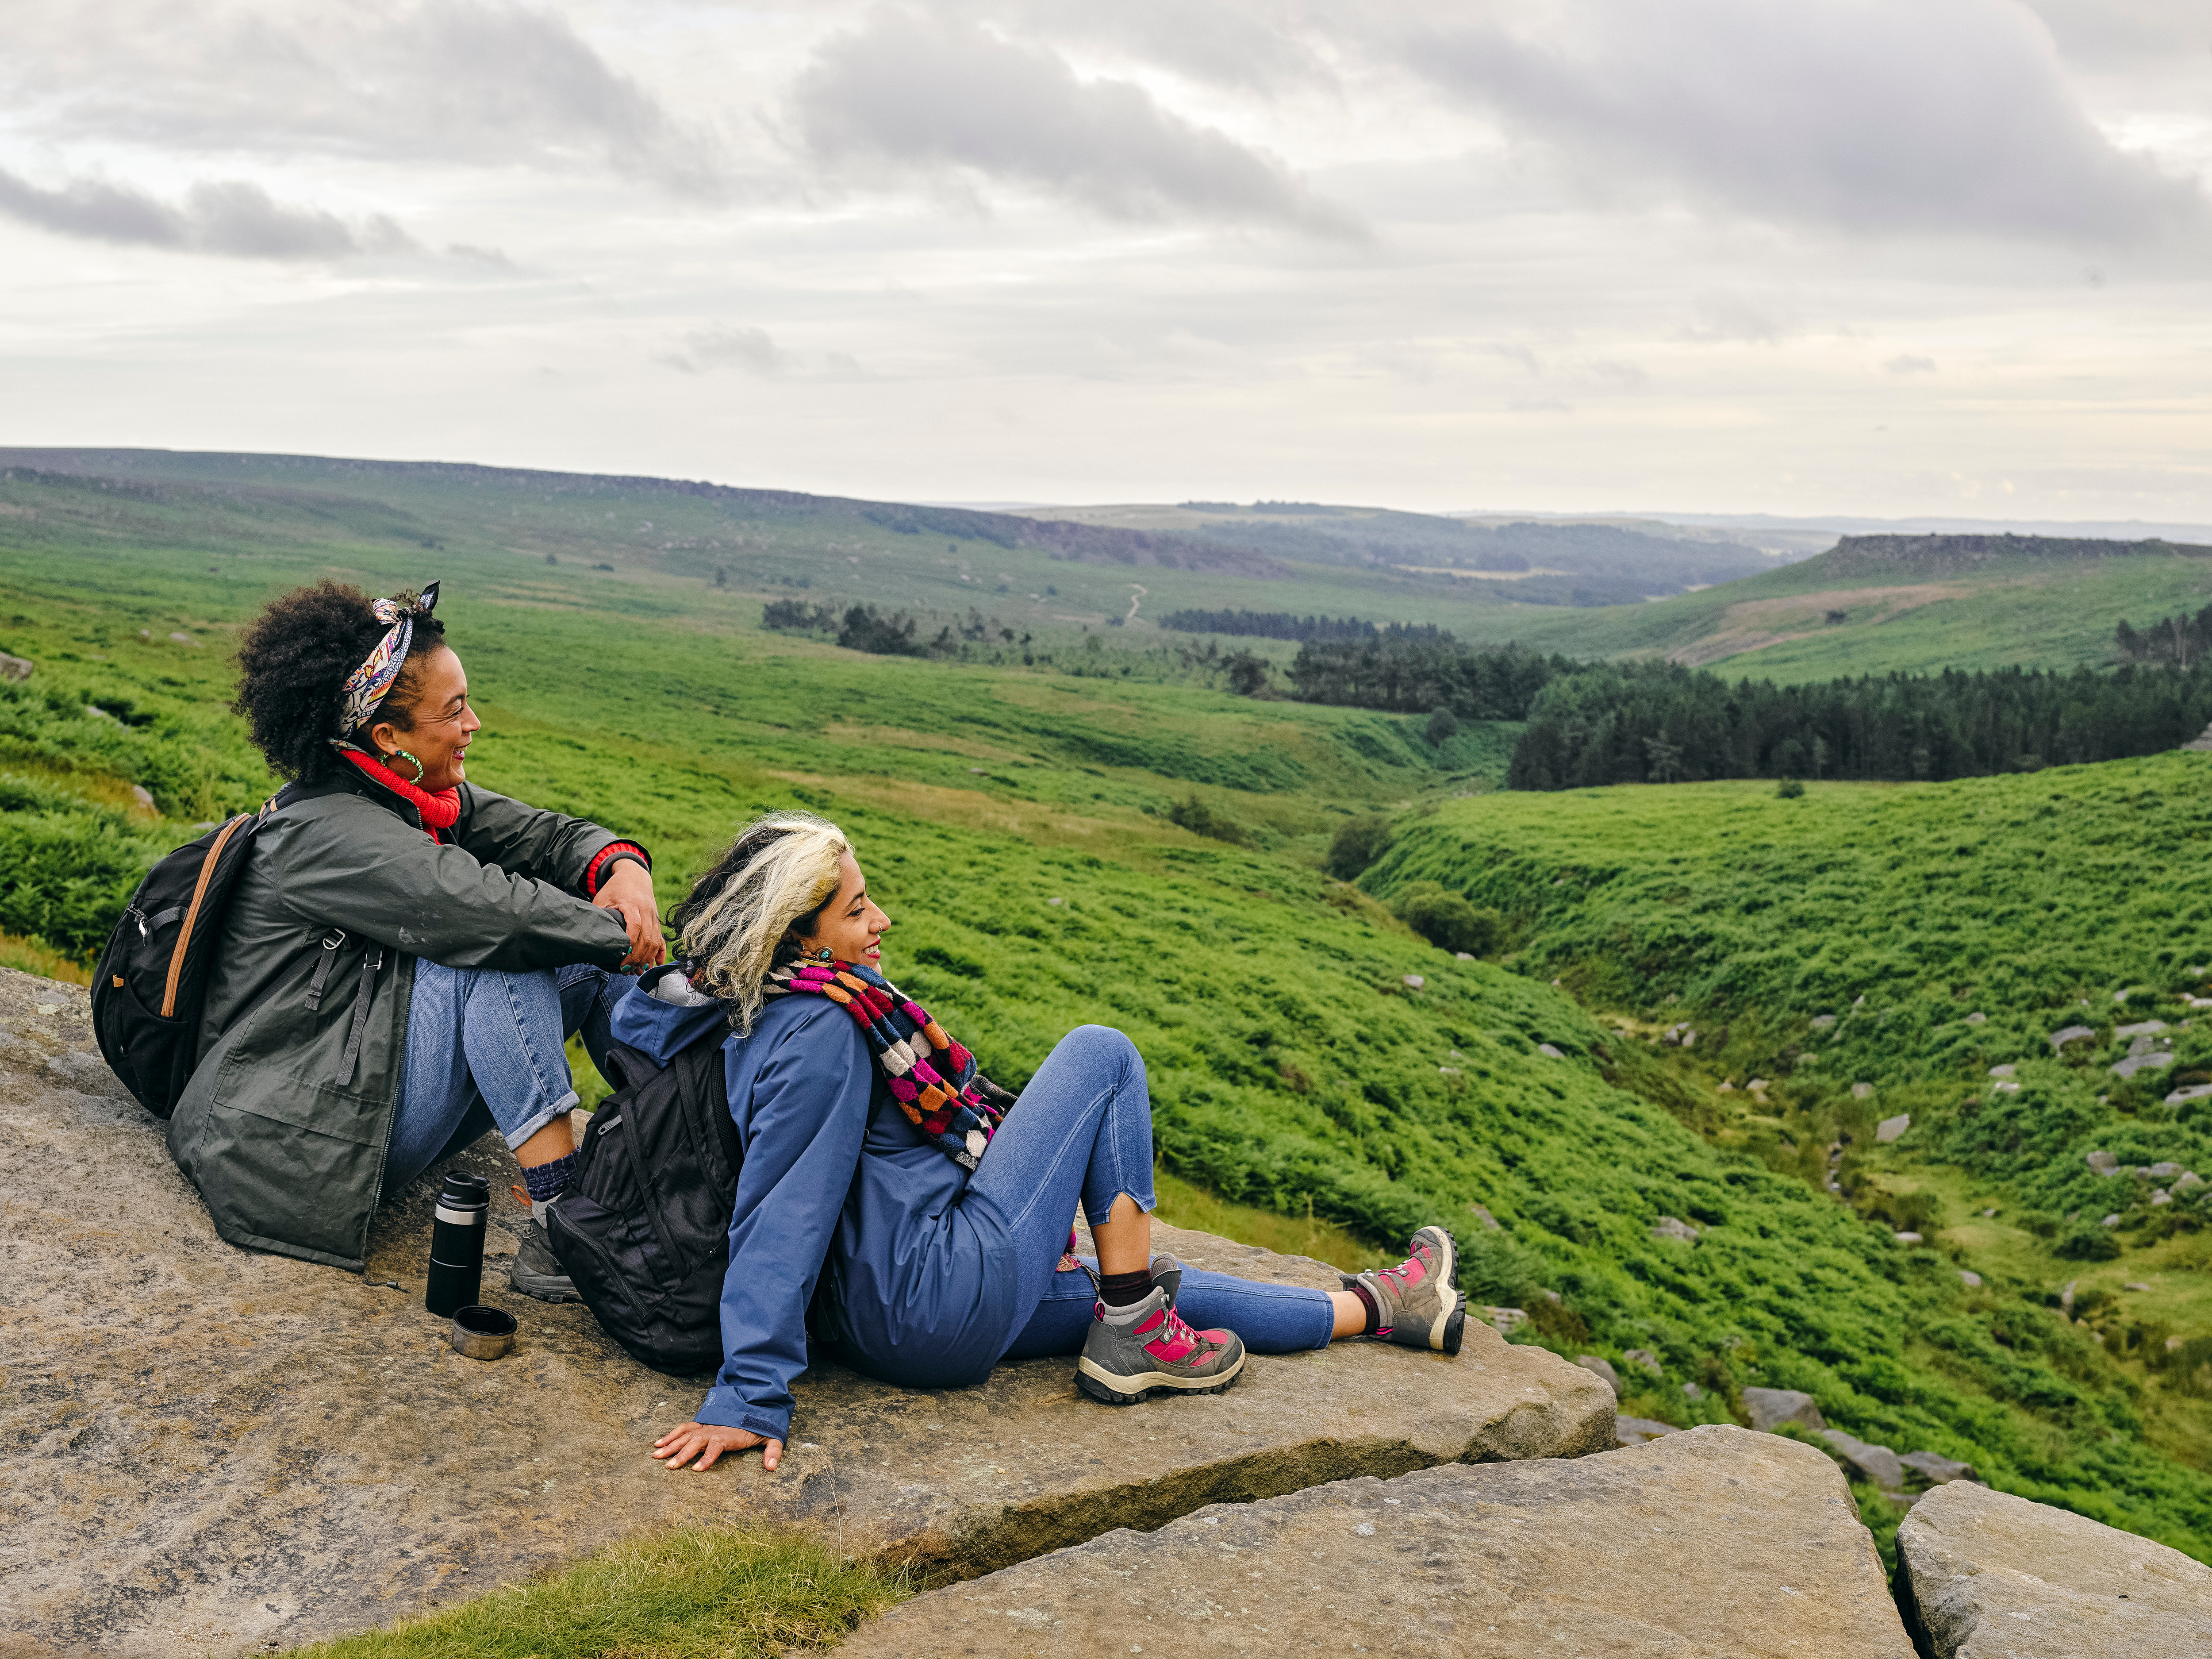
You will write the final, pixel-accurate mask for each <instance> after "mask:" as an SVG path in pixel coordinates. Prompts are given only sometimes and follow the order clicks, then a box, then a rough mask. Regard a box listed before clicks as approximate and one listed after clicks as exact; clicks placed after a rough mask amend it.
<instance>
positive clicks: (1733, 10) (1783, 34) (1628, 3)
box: [1401, 0, 2208, 244]
mask: <svg viewBox="0 0 2212 1659" xmlns="http://www.w3.org/2000/svg"><path fill="white" fill-rule="evenodd" d="M1401 49H1402V51H1403V53H1404V58H1405V61H1406V62H1407V64H1408V65H1409V66H1411V67H1413V69H1415V70H1418V71H1419V72H1420V73H1422V74H1424V75H1425V76H1429V77H1430V78H1431V79H1432V80H1434V81H1435V82H1437V84H1438V85H1440V86H1442V87H1443V88H1448V89H1449V90H1450V91H1451V92H1453V93H1455V94H1456V95H1462V96H1464V97H1465V98H1467V99H1468V100H1469V101H1472V102H1474V104H1476V105H1478V106H1480V107H1483V108H1485V109H1487V110H1489V111H1492V112H1494V113H1496V114H1498V116H1500V117H1502V118H1503V119H1505V120H1506V121H1507V122H1508V123H1509V124H1510V126H1511V127H1512V128H1513V129H1515V130H1516V131H1519V132H1522V133H1525V134H1528V135H1531V136H1533V137H1537V138H1539V139H1541V140H1542V141H1544V142H1546V143H1548V144H1550V145H1552V146H1553V147H1555V148H1556V149H1559V151H1561V152H1563V153H1565V155H1567V156H1570V157H1571V158H1573V159H1574V160H1575V161H1576V162H1577V163H1578V164H1579V165H1580V166H1581V167H1582V168H1583V169H1584V171H1585V174H1586V176H1589V177H1592V178H1595V179H1599V180H1602V181H1603V182H1604V183H1605V184H1606V185H1607V186H1609V187H1610V188H1611V189H1612V190H1613V192H1614V194H1615V198H1616V199H1622V198H1627V199H1633V198H1635V197H1636V196H1637V195H1638V194H1639V193H1640V192H1641V191H1642V190H1643V189H1644V187H1645V186H1648V185H1650V183H1654V182H1656V183H1658V184H1660V185H1662V186H1664V187H1668V188H1670V189H1672V190H1674V191H1676V192H1680V193H1681V194H1682V195H1684V196H1686V197H1687V198H1690V199H1692V200H1694V201H1698V202H1701V203H1705V204H1714V205H1717V206H1720V207H1723V208H1728V209H1733V210H1738V211H1742V212H1748V213H1750V214H1753V215H1755V216H1758V217H1761V218H1765V219H1768V220H1772V221H1779V222H1784V223H1814V224H1819V225H1823V226H1828V227H1833V228H1837V229H1843V230H1845V231H1848V232H1855V233H1865V232H1875V233H1910V234H1916V235H1926V234H1929V233H1933V234H1937V235H1950V234H1956V233H1965V234H1969V235H1998V236H2005V237H2025V238H2029V239H2033V240H2039V241H2060V242H2066V243H2080V242H2095V243H2118V244H2126V243H2133V242H2141V241H2149V240H2152V239H2154V238H2157V237H2159V236H2161V235H2165V234H2166V233H2168V232H2171V231H2173V230H2176V229H2191V230H2201V229H2203V228H2204V226H2205V225H2206V223H2207V217H2208V216H2207V212H2206V204H2205V200H2204V198H2203V195H2202V194H2201V193H2200V192H2198V191H2197V188H2196V187H2195V186H2194V185H2193V184H2191V183H2187V182H2184V181H2181V180H2175V179H2172V178H2169V177H2166V176H2165V175H2164V174H2160V173H2159V172H2158V171H2157V170H2155V169H2154V168H2152V167H2151V166H2149V165H2148V163H2146V162H2143V161H2142V160H2140V159H2138V158H2136V157H2133V156H2128V155H2125V154H2123V153H2122V152H2121V151H2119V150H2118V149H2115V148H2114V147H2113V146H2112V143H2110V142H2109V141H2107V139H2106V137H2105V136H2104V135H2103V133H2102V132H2101V131H2100V130H2099V129H2098V128H2097V126H2096V125H2094V124H2093V122H2092V121H2091V120H2090V119H2089V118H2088V116H2087V114H2086V113H2084V111H2083V109H2082V108H2081V104H2080V102H2079V101H2078V99H2077V97H2076V96H2075V93H2074V91H2073V89H2072V88H2071V87H2070V86H2069V82H2068V80H2067V77H2066V74H2065V72H2064V69H2063V64H2062V62H2061V60H2060V58H2059V57H2058V54H2057V51H2056V50H2055V48H2054V47H2053V46H2052V44H2051V38H2050V36H2049V35H2048V34H2046V33H2045V30H2044V29H2043V28H2042V27H2040V26H2039V24H2038V23H2037V22H2036V21H2035V20H2034V18H2033V15H2031V14H2030V13H2028V12H2027V11H2026V10H2025V9H2023V8H2022V7H2021V6H2020V5H2019V4H2017V3H2014V0H1799V3H1796V4H1790V5H1782V4H1777V3H1773V0H1669V3H1667V4H1664V5H1654V4H1651V3H1650V0H1548V3H1545V0H1516V3H1514V4H1512V5H1510V6H1508V5H1505V4H1503V3H1492V4H1490V5H1488V6H1486V7H1484V8H1483V9H1482V11H1481V15H1477V16H1474V17H1473V18H1467V17H1464V16H1463V15H1460V14H1459V12H1458V9H1457V8H1454V9H1452V11H1451V12H1449V13H1447V14H1443V15H1439V16H1438V18H1437V21H1434V22H1433V23H1431V24H1430V25H1427V26H1425V27H1420V28H1419V29H1416V30H1413V31H1410V32H1408V33H1407V34H1405V35H1404V36H1403V37H1402V40H1401Z"/></svg>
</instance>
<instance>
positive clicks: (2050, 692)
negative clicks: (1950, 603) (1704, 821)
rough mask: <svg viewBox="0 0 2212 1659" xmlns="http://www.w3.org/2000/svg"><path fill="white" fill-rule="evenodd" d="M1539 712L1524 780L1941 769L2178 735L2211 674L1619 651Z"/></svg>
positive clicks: (2142, 750) (1977, 772)
mask: <svg viewBox="0 0 2212 1659" xmlns="http://www.w3.org/2000/svg"><path fill="white" fill-rule="evenodd" d="M2208 721H2212V670H2207V669H2192V670H2191V671H2190V672H2188V673H2186V674H2175V673H2169V672H2165V671H2145V670H2139V669H2136V668H2119V669H2118V670H2116V671H2114V672H2112V673H2108V674H2098V673H2093V672H2092V671H2090V670H2089V669H2087V668H2082V669H2077V670H2075V672H2073V673H2071V674H2056V673H2053V674H2045V673H2042V672H2040V671H2038V670H2034V669H2024V668H2001V669H1998V670H1996V672H1994V673H1990V674H1966V673H1961V672H1958V671H1955V670H1947V671H1946V672H1945V673H1942V674H1931V675H1907V674H1890V675H1887V676H1882V677H1876V676H1869V677H1868V678H1865V679H1863V680H1830V681H1827V682H1825V683H1821V684H1815V685H1808V686H1775V685H1770V684H1765V683H1753V681H1751V680H1739V681H1736V682H1734V683H1730V682H1729V681H1728V680H1723V679H1722V678H1720V676H1718V675H1717V674H1709V673H1705V672H1704V671H1701V670H1692V669H1689V668H1682V667H1680V666H1679V665H1676V664H1674V663H1667V662H1636V663H1605V664H1595V665H1591V666H1589V667H1586V668H1581V669H1578V670H1577V671H1576V672H1574V673H1572V674H1559V675H1557V676H1555V677H1554V678H1553V680H1551V681H1550V682H1549V683H1548V684H1547V685H1546V686H1544V687H1543V688H1542V690H1541V691H1540V692H1537V693H1536V694H1535V696H1534V698H1533V699H1532V701H1531V703H1530V705H1529V708H1528V728H1527V729H1526V730H1524V731H1523V732H1522V735H1521V740H1520V741H1519V743H1518V744H1517V745H1516V747H1515V749H1514V752H1513V760H1512V764H1511V766H1510V769H1509V770H1508V772H1507V775H1506V787H1508V788H1509V789H1516V790H1562V789H1577V788H1582V787H1584V786H1588V785H1593V784H1668V783H1677V782H1698V781H1700V780H1703V779H1706V778H1776V777H1782V778H1789V777H1810V778H1848V779H1857V780H1889V781H1901V780H1905V779H1913V778H1927V779H1938V780H1940V779H1943V778H1974V777H1981V776H1984V775H1986V774H1989V773H1991V772H2032V771H2033V770H2035V769H2036V768H2038V767H2040V766H2045V765H2076V764H2079V763H2081V762H2085V761H2093V760H2115V759H2122V758H2124V757H2126V756H2130V755H2140V754H2155V753H2160V751H2162V750H2166V749H2171V748H2175V747H2179V745H2181V744H2182V743H2185V742H2186V741H2188V740H2189V739H2191V738H2192V737H2194V736H2196V735H2197V734H2198V733H2199V732H2201V731H2203V729H2204V728H2205V725H2206V723H2207V722H2208Z"/></svg>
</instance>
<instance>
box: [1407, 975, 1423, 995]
mask: <svg viewBox="0 0 2212 1659" xmlns="http://www.w3.org/2000/svg"><path fill="white" fill-rule="evenodd" d="M1426 984H1428V981H1427V980H1426V979H1423V978H1422V977H1421V976H1420V975H1419V974H1418V973H1408V974H1407V976H1406V988H1407V990H1408V991H1419V989H1420V988H1421V987H1422V986H1423V985H1426Z"/></svg>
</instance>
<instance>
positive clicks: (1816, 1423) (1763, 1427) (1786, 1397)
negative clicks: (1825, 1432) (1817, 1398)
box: [1743, 1388, 1828, 1434]
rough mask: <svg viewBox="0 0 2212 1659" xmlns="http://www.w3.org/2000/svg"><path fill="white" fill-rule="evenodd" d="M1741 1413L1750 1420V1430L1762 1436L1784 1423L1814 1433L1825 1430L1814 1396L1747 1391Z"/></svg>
mask: <svg viewBox="0 0 2212 1659" xmlns="http://www.w3.org/2000/svg"><path fill="white" fill-rule="evenodd" d="M1743 1409H1744V1411H1745V1412H1746V1413H1747V1415H1748V1416H1749V1417H1750V1418H1751V1426H1752V1427H1753V1428H1754V1429H1757V1430H1759V1431H1760V1432H1761V1433H1762V1434H1764V1433H1766V1432H1769V1431H1771V1430H1774V1429H1777V1428H1779V1427H1780V1426H1781V1425H1782V1424H1784V1423H1795V1424H1797V1425H1798V1427H1800V1428H1803V1429H1811V1430H1815V1431H1818V1430H1821V1429H1825V1428H1826V1427H1827V1426H1828V1424H1827V1419H1826V1418H1823V1417H1822V1416H1821V1415H1820V1407H1819V1406H1815V1405H1814V1403H1813V1396H1812V1395H1810V1394H1801V1393H1799V1392H1798V1391H1797V1390H1796V1389H1795V1388H1746V1389H1745V1390H1744V1391H1743Z"/></svg>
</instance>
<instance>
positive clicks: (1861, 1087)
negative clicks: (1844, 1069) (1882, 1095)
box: [1851, 1083, 1874, 1101]
mask: <svg viewBox="0 0 2212 1659" xmlns="http://www.w3.org/2000/svg"><path fill="white" fill-rule="evenodd" d="M1851 1098H1852V1099H1853V1100H1855V1101H1870V1100H1872V1099H1873V1098H1874V1085H1873V1084H1872V1083H1853V1084H1852V1085H1851Z"/></svg>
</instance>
